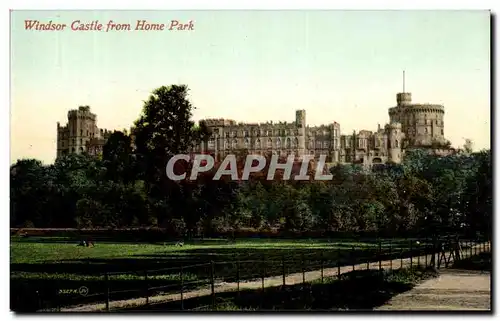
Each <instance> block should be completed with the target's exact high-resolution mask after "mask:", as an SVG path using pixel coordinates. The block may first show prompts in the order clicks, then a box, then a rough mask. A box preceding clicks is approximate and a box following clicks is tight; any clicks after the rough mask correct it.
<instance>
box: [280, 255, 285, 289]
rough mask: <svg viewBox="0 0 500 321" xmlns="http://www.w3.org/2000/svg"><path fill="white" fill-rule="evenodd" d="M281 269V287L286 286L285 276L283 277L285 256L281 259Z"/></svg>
mask: <svg viewBox="0 0 500 321" xmlns="http://www.w3.org/2000/svg"><path fill="white" fill-rule="evenodd" d="M281 268H282V272H283V286H285V285H286V281H285V279H286V276H285V256H284V255H283V256H282V257H281Z"/></svg>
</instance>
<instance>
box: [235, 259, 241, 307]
mask: <svg viewBox="0 0 500 321" xmlns="http://www.w3.org/2000/svg"><path fill="white" fill-rule="evenodd" d="M236 284H237V291H238V299H239V298H240V258H239V257H238V258H237V260H236Z"/></svg>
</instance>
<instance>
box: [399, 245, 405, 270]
mask: <svg viewBox="0 0 500 321" xmlns="http://www.w3.org/2000/svg"><path fill="white" fill-rule="evenodd" d="M403 254H404V249H403V250H402V251H401V252H400V253H399V255H400V257H399V260H400V261H401V266H400V267H399V268H400V269H402V268H403Z"/></svg>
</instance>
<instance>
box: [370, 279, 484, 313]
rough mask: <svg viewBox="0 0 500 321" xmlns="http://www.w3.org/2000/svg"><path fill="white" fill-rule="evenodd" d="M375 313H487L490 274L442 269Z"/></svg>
mask: <svg viewBox="0 0 500 321" xmlns="http://www.w3.org/2000/svg"><path fill="white" fill-rule="evenodd" d="M376 310H400V311H401V310H420V311H422V310H434V311H435V310H441V311H443V310H444V311H446V310H448V311H449V310H454V311H457V310H476V311H491V281H490V273H489V272H484V273H481V272H476V271H457V270H445V271H443V272H442V273H441V274H440V275H439V277H437V278H435V279H431V280H427V281H425V282H423V283H421V284H419V285H417V286H416V287H415V288H413V289H411V290H410V291H408V292H406V293H402V294H399V295H397V296H395V297H394V298H393V299H392V300H390V301H389V302H388V303H387V304H385V305H383V306H381V307H379V308H377V309H376Z"/></svg>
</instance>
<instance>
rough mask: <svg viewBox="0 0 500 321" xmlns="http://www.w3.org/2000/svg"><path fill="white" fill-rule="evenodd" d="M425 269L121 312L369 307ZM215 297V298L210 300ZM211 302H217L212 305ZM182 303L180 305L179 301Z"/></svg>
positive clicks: (404, 288) (369, 273) (353, 275)
mask: <svg viewBox="0 0 500 321" xmlns="http://www.w3.org/2000/svg"><path fill="white" fill-rule="evenodd" d="M435 275H436V274H435V272H433V271H431V270H424V269H416V268H415V269H411V270H410V269H402V270H396V271H393V272H389V271H383V272H380V271H378V270H369V271H367V270H362V271H353V272H349V273H346V274H344V275H342V276H341V278H340V280H337V279H336V278H328V279H325V280H324V282H323V283H321V282H313V283H306V284H300V285H291V286H284V287H283V286H280V287H273V288H265V289H264V290H262V289H258V290H244V291H241V292H239V293H238V292H227V293H216V297H215V300H214V298H213V297H212V296H203V297H197V298H191V299H188V300H184V301H183V302H182V303H181V302H180V301H176V302H169V303H164V304H156V305H151V306H143V307H141V308H134V309H123V310H121V312H144V311H162V312H167V311H179V310H182V309H184V310H197V311H210V310H218V311H221V310H226V311H231V310H237V311H241V310H250V311H252V310H256V311H280V310H281V311H283V310H288V311H289V310H316V311H339V310H358V311H359V310H372V309H373V308H375V307H378V306H380V305H383V304H384V303H386V302H387V301H388V300H389V299H391V298H392V297H393V296H394V295H396V294H398V293H402V292H406V291H408V290H410V289H411V288H412V287H413V286H414V285H415V284H416V283H417V282H418V281H419V280H422V279H425V278H429V277H433V276H435ZM212 300H214V301H212ZM212 302H216V304H215V305H212ZM181 304H182V305H181Z"/></svg>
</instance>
